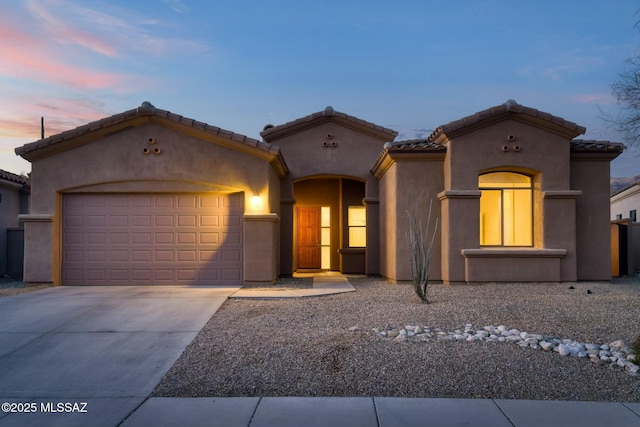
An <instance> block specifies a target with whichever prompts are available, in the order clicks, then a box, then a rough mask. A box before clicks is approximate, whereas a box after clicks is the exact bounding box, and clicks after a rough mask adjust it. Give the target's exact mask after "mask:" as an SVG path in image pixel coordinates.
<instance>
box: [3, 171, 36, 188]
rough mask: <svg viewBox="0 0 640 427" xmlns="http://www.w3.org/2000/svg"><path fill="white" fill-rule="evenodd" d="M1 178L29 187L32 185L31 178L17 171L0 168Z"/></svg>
mask: <svg viewBox="0 0 640 427" xmlns="http://www.w3.org/2000/svg"><path fill="white" fill-rule="evenodd" d="M0 179H2V180H5V181H11V182H15V183H17V184H22V185H24V186H27V187H28V186H30V185H31V180H30V179H29V178H27V177H26V176H22V175H16V174H15V173H11V172H7V171H5V170H2V169H0Z"/></svg>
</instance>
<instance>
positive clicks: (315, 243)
mask: <svg viewBox="0 0 640 427" xmlns="http://www.w3.org/2000/svg"><path fill="white" fill-rule="evenodd" d="M298 268H301V269H302V268H308V269H319V268H320V208H319V207H313V208H305V207H299V208H298Z"/></svg>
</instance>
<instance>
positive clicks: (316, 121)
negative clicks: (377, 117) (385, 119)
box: [260, 107, 398, 142]
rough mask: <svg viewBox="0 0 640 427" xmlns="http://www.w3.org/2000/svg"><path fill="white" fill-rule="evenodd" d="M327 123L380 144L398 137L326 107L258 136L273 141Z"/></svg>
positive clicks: (392, 131) (390, 130) (391, 131)
mask: <svg viewBox="0 0 640 427" xmlns="http://www.w3.org/2000/svg"><path fill="white" fill-rule="evenodd" d="M329 122H336V123H339V124H341V125H343V126H345V127H348V128H350V129H353V130H355V131H358V132H361V133H364V134H366V135H369V136H372V137H374V138H376V139H379V140H380V141H382V142H388V141H393V140H394V139H395V138H396V136H398V132H396V131H394V130H392V129H387V128H385V127H382V126H378V125H375V124H373V123H370V122H367V121H365V120H362V119H358V118H357V117H353V116H349V115H347V114H344V113H340V112H336V111H333V109H332V108H330V107H327V109H325V110H324V111H320V112H317V113H313V114H310V115H308V116H305V117H302V118H300V119H296V120H294V121H292V122H289V123H284V124H282V125H279V126H275V127H270V128H267V129H265V130H263V131H262V132H260V136H262V138H263V139H264V140H265V141H269V142H270V141H275V140H278V139H281V138H284V137H287V136H289V135H293V134H295V133H298V132H301V131H304V130H307V129H311V128H313V127H316V126H319V125H322V124H324V123H329Z"/></svg>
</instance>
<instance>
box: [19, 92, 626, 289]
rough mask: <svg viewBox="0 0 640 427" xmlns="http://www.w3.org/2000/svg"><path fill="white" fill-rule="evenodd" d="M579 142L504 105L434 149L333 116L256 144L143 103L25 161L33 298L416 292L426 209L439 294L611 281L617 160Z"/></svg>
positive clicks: (600, 146)
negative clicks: (323, 276)
mask: <svg viewBox="0 0 640 427" xmlns="http://www.w3.org/2000/svg"><path fill="white" fill-rule="evenodd" d="M584 132H585V128H583V127H581V126H578V125H577V124H575V123H572V122H569V121H566V120H564V119H562V118H560V117H557V116H553V115H551V114H548V113H544V112H540V111H538V110H535V109H532V108H528V107H524V106H522V105H520V104H517V103H516V102H515V101H512V100H509V101H507V102H506V103H505V104H502V105H499V106H496V107H493V108H490V109H487V110H484V111H481V112H479V113H476V114H474V115H471V116H468V117H465V118H463V119H460V120H457V121H454V122H451V123H449V124H446V125H444V126H441V127H439V128H437V130H436V131H435V132H434V133H433V134H432V135H430V136H429V137H428V138H426V139H424V140H412V141H398V142H394V140H395V138H396V136H397V133H396V132H395V131H393V130H391V129H388V128H385V127H382V126H378V125H376V124H373V123H370V122H367V121H365V120H361V119H359V118H356V117H353V116H350V115H347V114H344V113H341V112H338V111H335V110H333V109H332V108H331V107H327V108H326V109H325V110H322V111H319V112H316V113H314V114H311V115H308V116H305V117H302V118H299V119H297V120H294V121H291V122H288V123H284V124H281V125H278V126H273V125H267V126H265V128H264V129H263V131H262V132H261V136H262V140H256V139H252V138H249V137H246V136H243V135H239V134H235V133H233V132H229V131H226V130H223V129H220V128H217V127H214V126H210V125H207V124H205V123H201V122H197V121H195V120H193V119H188V118H185V117H182V116H179V115H176V114H173V113H170V112H169V111H166V110H161V109H158V108H155V107H154V106H153V105H151V104H149V103H143V104H142V105H141V106H140V107H139V108H137V109H133V110H130V111H126V112H124V113H121V114H117V115H114V116H111V117H108V118H105V119H102V120H99V121H96V122H93V123H89V124H87V125H85V126H82V127H79V128H77V129H73V130H70V131H66V132H63V133H60V134H58V135H53V136H50V137H48V138H46V139H42V140H39V141H36V142H33V143H30V144H26V145H24V146H22V147H19V148H17V149H16V153H17V154H19V155H21V156H22V157H24V158H25V159H27V160H29V161H30V162H31V163H32V182H33V183H32V205H31V211H30V213H29V214H28V215H23V216H22V217H21V218H22V219H23V220H24V221H25V226H26V227H25V233H26V234H25V240H26V241H25V244H26V248H25V281H26V282H46V283H54V284H63V285H76V284H91V285H100V284H164V283H167V284H241V283H243V282H273V281H274V280H275V279H276V278H277V277H278V276H279V275H290V274H293V273H294V272H297V271H305V270H312V271H313V270H320V269H323V270H324V269H326V270H337V271H341V272H345V273H365V274H381V275H383V276H386V277H388V278H389V279H391V280H408V279H410V266H409V253H408V248H407V242H406V234H407V231H408V216H407V211H409V210H413V209H415V211H416V212H418V213H420V215H422V217H424V215H425V212H426V208H427V207H428V205H429V203H430V202H431V203H432V205H433V210H434V212H435V215H437V217H438V218H439V222H440V227H439V228H438V229H437V231H436V244H435V247H434V251H433V258H432V262H431V266H432V269H431V278H432V279H433V280H438V281H442V282H444V283H474V282H486V281H575V280H607V279H609V278H610V277H611V276H610V264H609V258H608V256H606V254H608V253H609V252H608V251H609V249H610V248H609V223H608V216H609V206H608V196H609V190H608V189H609V163H610V161H611V160H612V159H614V158H615V157H616V156H618V155H619V154H620V153H621V152H622V149H623V146H622V144H618V143H611V142H603V141H583V140H576V139H574V138H576V137H577V136H578V135H580V134H583V133H584ZM603 255H604V256H603Z"/></svg>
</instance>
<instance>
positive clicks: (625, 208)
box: [610, 182, 640, 222]
mask: <svg viewBox="0 0 640 427" xmlns="http://www.w3.org/2000/svg"><path fill="white" fill-rule="evenodd" d="M610 204H611V218H610V219H611V220H616V219H631V221H632V222H638V213H640V183H638V182H635V183H633V184H631V185H629V186H627V187H625V188H623V189H622V190H620V191H618V192H616V193H614V194H612V195H611V198H610Z"/></svg>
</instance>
